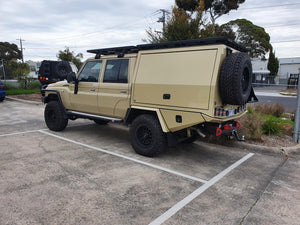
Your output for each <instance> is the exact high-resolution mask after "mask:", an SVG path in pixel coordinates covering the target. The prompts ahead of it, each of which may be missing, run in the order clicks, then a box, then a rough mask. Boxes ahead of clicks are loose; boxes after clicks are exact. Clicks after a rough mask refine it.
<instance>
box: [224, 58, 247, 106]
mask: <svg viewBox="0 0 300 225" xmlns="http://www.w3.org/2000/svg"><path fill="white" fill-rule="evenodd" d="M251 84H252V65H251V60H250V58H249V56H248V54H246V53H241V52H239V53H232V54H230V55H228V56H227V57H226V59H225V60H224V63H223V65H222V70H221V75H220V80H219V88H220V95H221V98H222V101H223V104H231V105H243V104H245V103H246V102H247V100H248V98H249V95H250V92H251Z"/></svg>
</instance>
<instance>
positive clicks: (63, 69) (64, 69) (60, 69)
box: [55, 61, 72, 80]
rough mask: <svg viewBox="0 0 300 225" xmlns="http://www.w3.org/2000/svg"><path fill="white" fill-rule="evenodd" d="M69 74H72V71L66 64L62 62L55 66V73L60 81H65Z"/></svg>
mask: <svg viewBox="0 0 300 225" xmlns="http://www.w3.org/2000/svg"><path fill="white" fill-rule="evenodd" d="M70 72H72V69H71V66H70V65H69V63H68V62H64V61H62V62H59V63H57V65H56V66H55V73H56V74H57V75H58V77H59V78H60V79H61V80H63V79H66V78H67V76H68V74H69V73H70Z"/></svg>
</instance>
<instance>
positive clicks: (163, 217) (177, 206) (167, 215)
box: [149, 153, 254, 225]
mask: <svg viewBox="0 0 300 225" xmlns="http://www.w3.org/2000/svg"><path fill="white" fill-rule="evenodd" d="M253 155H254V154H253V153H249V154H247V155H246V156H244V157H243V158H241V159H240V160H238V161H237V162H235V163H234V164H232V165H231V166H229V167H228V168H227V169H225V170H223V171H222V172H221V173H219V174H217V175H216V176H214V177H213V178H212V179H211V180H209V181H208V182H206V183H205V184H203V185H202V186H201V187H200V188H198V189H197V190H195V191H194V192H193V193H191V194H190V195H188V196H187V197H185V198H184V199H183V200H181V201H180V202H178V203H176V204H175V205H174V206H173V207H171V208H170V209H169V210H167V211H166V212H165V213H164V214H162V215H161V216H159V217H158V218H156V219H155V220H153V221H152V222H151V223H150V224H149V225H160V224H162V223H164V222H166V221H167V220H168V219H170V218H171V217H172V216H173V215H174V214H176V213H177V212H178V211H179V210H181V209H182V208H183V207H185V206H186V205H187V204H189V203H190V202H191V201H193V200H194V199H195V198H197V197H198V196H199V195H200V194H202V193H203V192H204V191H206V190H207V189H208V188H209V187H211V186H212V185H214V184H215V183H216V182H218V181H219V180H220V179H222V178H223V177H224V176H226V175H227V174H228V173H229V172H231V171H232V170H233V169H235V168H236V167H238V166H239V165H241V164H242V163H243V162H245V161H246V160H247V159H249V158H251V157H252V156H253Z"/></svg>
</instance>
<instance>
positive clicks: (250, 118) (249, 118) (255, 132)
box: [239, 109, 265, 141]
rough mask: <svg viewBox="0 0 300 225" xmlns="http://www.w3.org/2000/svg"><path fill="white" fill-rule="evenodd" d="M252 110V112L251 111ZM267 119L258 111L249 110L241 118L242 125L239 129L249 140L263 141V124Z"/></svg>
mask: <svg viewBox="0 0 300 225" xmlns="http://www.w3.org/2000/svg"><path fill="white" fill-rule="evenodd" d="M249 112H251V113H249ZM264 122H265V119H264V118H262V117H261V116H260V115H259V114H258V113H257V112H255V111H251V110H250V111H249V109H248V113H247V114H246V115H245V116H243V117H242V118H241V120H240V123H241V125H242V127H241V128H240V130H239V133H240V134H241V135H244V136H245V137H246V139H248V140H255V141H261V136H262V134H263V133H262V125H263V124H264Z"/></svg>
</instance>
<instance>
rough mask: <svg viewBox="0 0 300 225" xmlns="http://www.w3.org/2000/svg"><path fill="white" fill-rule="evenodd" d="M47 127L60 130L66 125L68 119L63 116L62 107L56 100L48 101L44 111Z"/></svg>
mask: <svg viewBox="0 0 300 225" xmlns="http://www.w3.org/2000/svg"><path fill="white" fill-rule="evenodd" d="M44 117H45V122H46V124H47V127H48V128H49V129H50V130H53V131H62V130H63V129H65V128H66V126H67V125H68V119H66V118H65V117H64V113H63V111H62V108H61V107H60V106H59V103H58V102H57V101H51V102H48V103H47V105H46V108H45V112H44Z"/></svg>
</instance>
